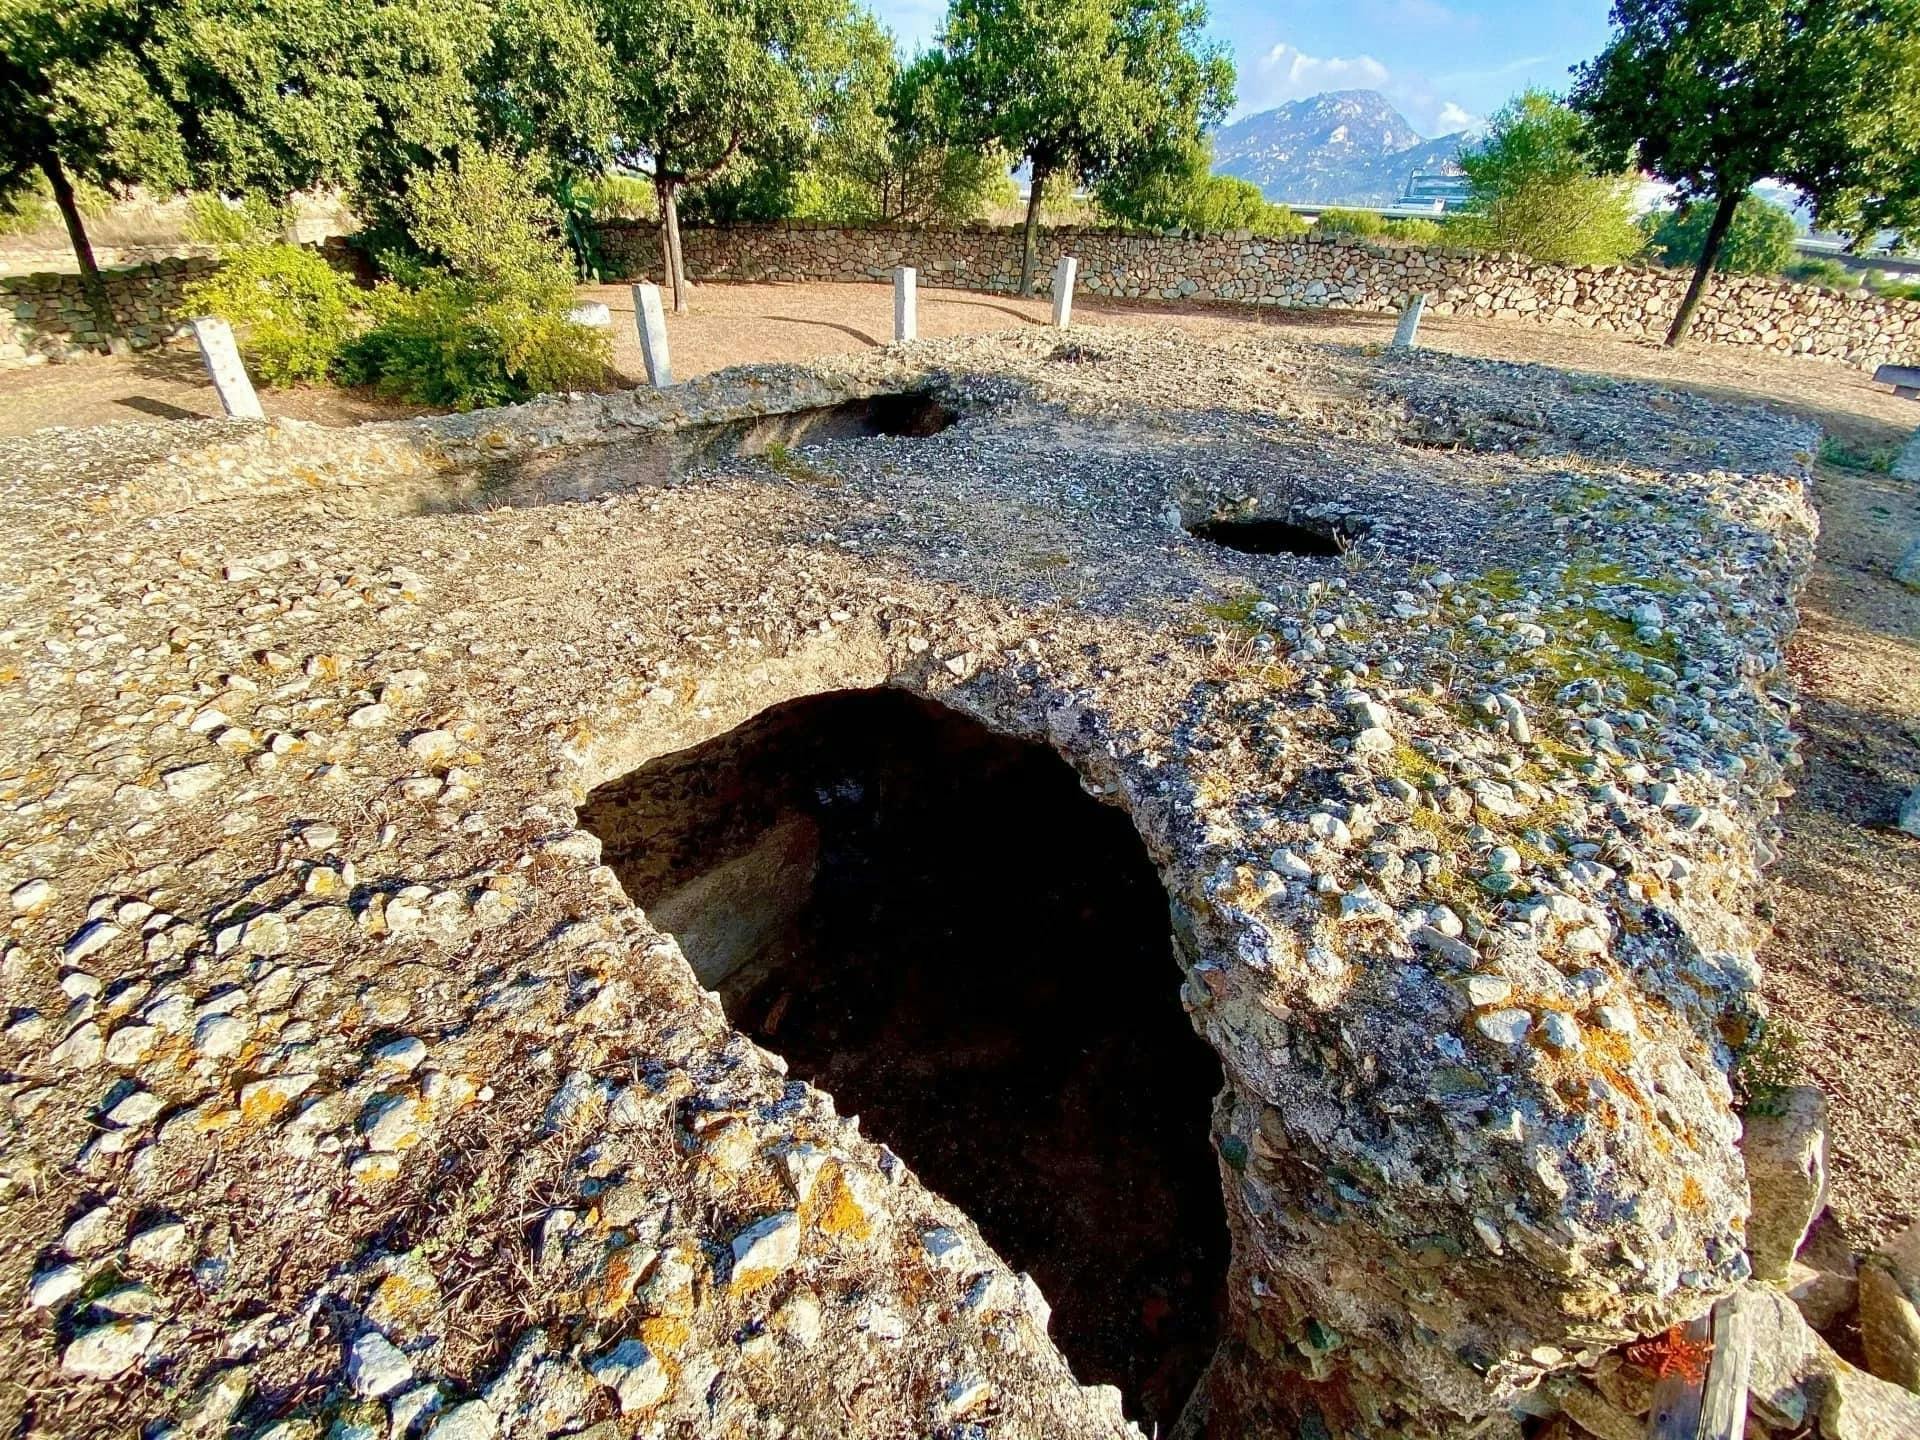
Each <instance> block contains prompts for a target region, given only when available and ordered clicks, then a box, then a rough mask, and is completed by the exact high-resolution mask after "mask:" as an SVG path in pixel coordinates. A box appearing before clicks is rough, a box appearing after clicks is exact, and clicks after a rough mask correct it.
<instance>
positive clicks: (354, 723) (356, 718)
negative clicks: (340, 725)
mask: <svg viewBox="0 0 1920 1440" xmlns="http://www.w3.org/2000/svg"><path fill="white" fill-rule="evenodd" d="M391 719H393V707H392V706H391V705H381V704H378V703H375V704H372V705H362V706H360V707H359V708H358V709H355V710H351V711H349V712H348V714H347V728H348V729H350V730H376V729H378V728H379V727H380V726H382V725H385V724H386V723H387V722H388V721H389V720H391Z"/></svg>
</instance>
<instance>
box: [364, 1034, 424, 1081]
mask: <svg viewBox="0 0 1920 1440" xmlns="http://www.w3.org/2000/svg"><path fill="white" fill-rule="evenodd" d="M373 1058H374V1061H375V1063H377V1064H378V1065H379V1066H380V1068H381V1069H383V1070H389V1071H393V1072H395V1073H397V1074H406V1073H407V1072H409V1071H412V1070H416V1069H418V1068H419V1067H420V1064H421V1062H422V1061H424V1060H425V1059H426V1058H427V1046H426V1042H425V1041H423V1040H421V1039H419V1038H418V1037H417V1036H413V1035H405V1036H402V1037H401V1038H400V1039H398V1040H389V1041H388V1042H387V1043H386V1044H385V1045H382V1046H380V1047H379V1048H378V1049H376V1050H375V1051H374V1052H373Z"/></svg>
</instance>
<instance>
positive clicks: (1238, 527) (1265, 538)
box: [1187, 515, 1349, 559]
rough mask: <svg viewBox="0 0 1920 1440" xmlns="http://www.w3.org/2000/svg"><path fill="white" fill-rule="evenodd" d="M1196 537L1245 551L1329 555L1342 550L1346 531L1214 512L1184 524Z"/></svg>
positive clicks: (1326, 526) (1339, 552) (1190, 533)
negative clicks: (1212, 514) (1203, 518)
mask: <svg viewBox="0 0 1920 1440" xmlns="http://www.w3.org/2000/svg"><path fill="white" fill-rule="evenodd" d="M1187 533H1188V534H1189V535H1191V536H1193V538H1194V539H1196V540H1205V541H1207V542H1208V543H1209V544H1213V545H1222V546H1225V547H1226V548H1227V549H1229V550H1238V551H1240V552H1241V553H1242V554H1245V555H1305V556H1308V557H1310V558H1313V559H1330V558H1332V557H1334V556H1337V555H1340V554H1342V553H1344V552H1345V550H1346V548H1347V545H1348V543H1349V537H1348V536H1347V535H1346V533H1345V532H1344V531H1342V530H1340V529H1338V528H1337V527H1335V526H1332V525H1300V524H1296V523H1295V522H1293V521H1291V520H1279V519H1273V518H1270V517H1262V516H1252V515H1248V516H1240V515H1215V516H1212V517H1210V518H1208V519H1206V520H1200V521H1196V522H1195V523H1193V524H1191V525H1189V526H1187Z"/></svg>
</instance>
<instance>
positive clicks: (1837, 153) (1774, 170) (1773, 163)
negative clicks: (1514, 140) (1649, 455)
mask: <svg viewBox="0 0 1920 1440" xmlns="http://www.w3.org/2000/svg"><path fill="white" fill-rule="evenodd" d="M1613 24H1614V27H1615V30H1614V35H1613V37H1612V39H1611V41H1610V42H1609V44H1608V46H1607V48H1606V50H1605V51H1604V52H1602V53H1601V55H1600V56H1599V57H1598V58H1597V59H1595V60H1593V61H1590V62H1589V63H1588V64H1586V65H1584V66H1582V67H1581V69H1580V72H1579V79H1578V82H1577V83H1576V85H1575V87H1574V92H1573V96H1572V103H1573V105H1574V107H1575V108H1576V109H1578V110H1580V111H1581V112H1582V113H1583V114H1585V115H1586V116H1587V117H1588V120H1589V122H1590V129H1589V132H1588V133H1589V144H1590V145H1591V147H1592V149H1593V152H1594V154H1595V155H1596V156H1597V157H1598V160H1599V162H1600V164H1601V165H1602V166H1603V167H1605V168H1617V167H1620V166H1623V165H1626V164H1629V163H1637V164H1639V165H1640V166H1641V167H1642V168H1643V169H1645V170H1648V171H1650V172H1652V173H1653V174H1655V175H1657V176H1659V177H1660V178H1661V179H1663V180H1666V181H1668V182H1670V183H1671V184H1673V185H1674V186H1676V187H1677V188H1678V190H1679V192H1680V196H1681V199H1682V200H1683V201H1705V202H1709V203H1710V204H1711V207H1712V208H1711V212H1710V219H1709V221H1708V224H1707V228H1706V232H1705V235H1704V238H1703V241H1702V244H1701V251H1700V259H1699V261H1698V263H1697V264H1696V266H1695V268H1694V274H1693V280H1692V282H1691V283H1690V284H1689V285H1688V287H1687V293H1686V298H1685V299H1684V300H1683V301H1682V302H1681V305H1680V309H1679V312H1678V313H1677V314H1676V315H1675V316H1674V320H1673V326H1672V328H1671V330H1669V332H1668V335H1667V343H1668V344H1670V345H1673V344H1678V343H1679V342H1680V340H1681V339H1682V338H1683V337H1684V336H1685V335H1686V332H1687V326H1688V325H1689V324H1690V323H1691V321H1692V319H1693V313H1694V310H1695V309H1696V308H1697V307H1698V305H1699V303H1700V296H1701V294H1702V293H1703V292H1704V290H1705V287H1706V283H1707V277H1708V275H1709V274H1710V273H1711V272H1712V270H1713V267H1714V265H1715V264H1716V262H1717V260H1718V258H1719V252H1720V247H1721V244H1722V242H1723V241H1724V239H1725V237H1726V234H1727V231H1728V229H1729V227H1730V226H1731V225H1732V223H1733V219H1734V215H1735V212H1736V211H1737V209H1738V207H1739V204H1740V199H1741V197H1742V196H1744V195H1745V194H1746V193H1747V192H1748V191H1749V190H1750V189H1751V188H1752V187H1753V185H1754V183H1755V182H1756V181H1759V180H1762V179H1766V178H1768V177H1772V178H1775V179H1779V180H1783V181H1785V182H1787V183H1788V184H1791V185H1793V186H1795V187H1796V188H1798V189H1799V190H1800V191H1801V192H1802V193H1804V194H1806V195H1808V196H1810V197H1811V198H1812V199H1813V201H1814V205H1815V208H1816V210H1817V211H1818V212H1819V213H1820V215H1821V216H1822V218H1823V219H1824V218H1828V217H1834V216H1837V215H1840V214H1843V213H1851V214H1852V215H1853V216H1854V217H1856V219H1857V218H1858V217H1860V216H1864V215H1866V214H1867V213H1869V211H1871V212H1872V213H1875V214H1879V215H1887V214H1892V213H1898V212H1902V211H1903V207H1905V206H1909V205H1913V204H1916V203H1920V191H1916V189H1915V187H1916V186H1920V166H1913V165H1911V164H1908V163H1905V162H1904V161H1902V160H1900V159H1897V158H1892V159H1890V158H1889V157H1888V156H1886V155H1885V154H1883V153H1882V147H1883V146H1884V145H1885V144H1886V142H1887V140H1888V138H1889V136H1890V134H1899V133H1906V134H1910V133H1911V132H1910V131H1891V132H1890V131H1889V129H1888V122H1887V120H1886V118H1885V112H1886V111H1887V109H1888V107H1893V109H1894V110H1895V111H1897V112H1898V114H1899V115H1901V116H1903V117H1910V116H1911V112H1912V109H1913V107H1914V106H1915V105H1916V104H1920V101H1916V100H1915V98H1914V96H1915V91H1916V89H1917V88H1920V38H1917V37H1920V0H1615V4H1614V7H1613ZM1913 123H1915V122H1913V121H1912V120H1911V118H1903V119H1901V120H1900V121H1899V124H1900V125H1901V126H1909V125H1911V124H1913ZM1905 153H1906V154H1907V155H1910V154H1911V153H1912V152H1911V150H1910V149H1909V150H1908V151H1906V152H1905Z"/></svg>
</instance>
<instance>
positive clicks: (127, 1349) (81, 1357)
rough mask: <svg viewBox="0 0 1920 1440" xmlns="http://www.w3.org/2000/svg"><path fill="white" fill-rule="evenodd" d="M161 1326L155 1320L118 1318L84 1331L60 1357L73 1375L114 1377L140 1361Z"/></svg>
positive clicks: (65, 1367) (102, 1378)
mask: <svg viewBox="0 0 1920 1440" xmlns="http://www.w3.org/2000/svg"><path fill="white" fill-rule="evenodd" d="M159 1329H160V1327H159V1326H158V1325H156V1324H155V1323H154V1322H153V1321H151V1320H115V1321H112V1322H110V1323H108V1324H106V1325H100V1326H96V1327H95V1328H94V1329H92V1330H83V1331H81V1332H80V1334H79V1335H78V1336H76V1337H75V1339H74V1341H73V1343H72V1344H70V1345H68V1346H67V1348H66V1350H65V1351H64V1352H63V1353H62V1354H61V1356H60V1364H61V1367H62V1368H63V1369H65V1370H66V1371H68V1372H69V1373H70V1374H74V1375H80V1376H84V1377H85V1378H87V1379H89V1380H112V1379H115V1378H117V1377H118V1376H121V1375H124V1374H125V1373H126V1372H127V1371H129V1370H131V1369H132V1368H133V1367H134V1366H135V1365H137V1364H139V1363H140V1360H141V1357H142V1356H144V1355H145V1354H146V1353H147V1347H148V1346H149V1345H151V1344H152V1343H153V1337H154V1335H155V1334H157V1333H158V1332H159Z"/></svg>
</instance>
